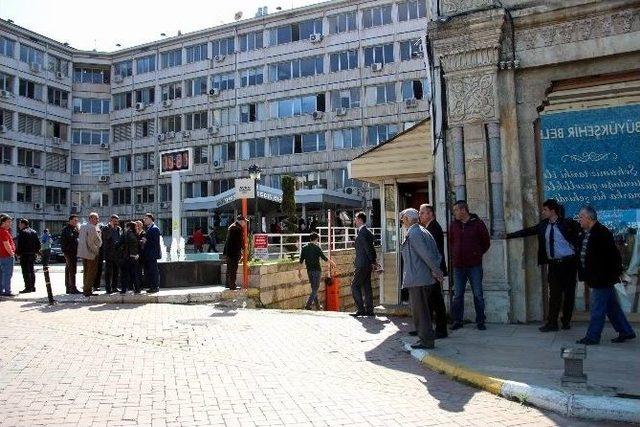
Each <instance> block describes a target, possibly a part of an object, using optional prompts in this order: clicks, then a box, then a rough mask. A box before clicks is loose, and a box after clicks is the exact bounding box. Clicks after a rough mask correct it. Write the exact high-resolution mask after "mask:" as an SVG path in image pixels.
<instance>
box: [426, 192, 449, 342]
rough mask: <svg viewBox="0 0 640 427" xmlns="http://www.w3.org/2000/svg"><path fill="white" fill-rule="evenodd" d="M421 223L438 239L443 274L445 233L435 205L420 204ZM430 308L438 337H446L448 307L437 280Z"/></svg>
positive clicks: (444, 270) (432, 290) (445, 264)
mask: <svg viewBox="0 0 640 427" xmlns="http://www.w3.org/2000/svg"><path fill="white" fill-rule="evenodd" d="M420 225H422V226H423V227H424V228H426V229H427V231H428V232H429V233H430V234H431V236H432V237H433V239H434V240H435V241H436V246H437V247H438V252H439V253H440V257H441V261H440V270H441V271H442V274H443V275H446V274H447V262H446V261H445V257H444V233H443V232H442V227H441V226H440V224H438V221H436V214H435V211H434V210H433V206H431V205H428V204H426V203H425V204H423V205H420ZM428 303H429V309H431V318H432V319H434V320H435V322H434V323H435V324H436V338H446V337H447V336H448V333H447V307H446V306H445V305H444V297H443V296H442V284H441V282H440V281H436V282H435V284H434V285H433V286H432V289H431V293H430V294H429V299H428Z"/></svg>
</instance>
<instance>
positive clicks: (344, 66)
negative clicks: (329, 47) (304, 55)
mask: <svg viewBox="0 0 640 427" xmlns="http://www.w3.org/2000/svg"><path fill="white" fill-rule="evenodd" d="M329 65H330V69H331V72H332V73H335V72H336V71H344V70H353V69H355V68H358V51H357V50H345V51H344V52H337V53H332V54H331V55H329Z"/></svg>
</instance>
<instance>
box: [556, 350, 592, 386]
mask: <svg viewBox="0 0 640 427" xmlns="http://www.w3.org/2000/svg"><path fill="white" fill-rule="evenodd" d="M560 357H562V358H563V359H564V374H563V375H562V379H561V384H562V385H563V386H567V385H580V384H586V382H587V375H586V374H585V373H584V359H586V358H587V349H586V348H568V347H562V348H561V349H560Z"/></svg>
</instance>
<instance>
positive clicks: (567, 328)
mask: <svg viewBox="0 0 640 427" xmlns="http://www.w3.org/2000/svg"><path fill="white" fill-rule="evenodd" d="M562 329H563V330H565V331H568V330H569V329H571V325H570V324H568V323H563V324H562Z"/></svg>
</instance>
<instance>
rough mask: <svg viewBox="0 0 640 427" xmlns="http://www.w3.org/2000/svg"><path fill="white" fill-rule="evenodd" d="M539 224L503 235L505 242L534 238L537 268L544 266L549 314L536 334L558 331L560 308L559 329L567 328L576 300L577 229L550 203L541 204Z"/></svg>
mask: <svg viewBox="0 0 640 427" xmlns="http://www.w3.org/2000/svg"><path fill="white" fill-rule="evenodd" d="M541 213H542V218H543V219H542V221H540V222H539V223H538V224H537V225H534V226H533V227H529V228H525V229H524V230H520V231H516V232H514V233H509V234H507V239H513V238H516V237H526V236H534V235H537V236H538V265H542V264H548V266H549V267H548V276H547V280H548V282H549V314H548V317H547V323H546V324H545V325H543V326H542V327H540V332H550V331H557V330H558V315H559V314H560V307H561V306H562V318H561V320H562V329H569V328H570V327H571V315H572V314H573V306H574V304H575V299H576V275H577V271H576V270H577V268H578V264H577V258H576V245H577V243H578V236H579V233H580V226H579V225H578V223H577V222H576V221H574V220H573V219H569V218H564V217H563V215H562V207H561V206H560V205H559V204H558V202H557V201H556V200H554V199H549V200H546V201H545V202H544V203H543V204H542V212H541Z"/></svg>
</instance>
